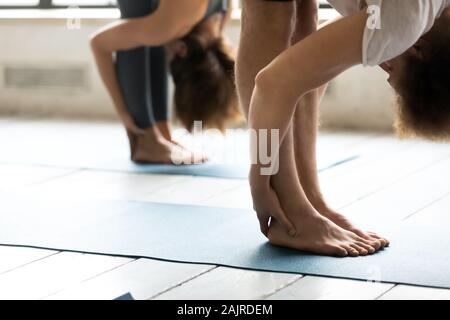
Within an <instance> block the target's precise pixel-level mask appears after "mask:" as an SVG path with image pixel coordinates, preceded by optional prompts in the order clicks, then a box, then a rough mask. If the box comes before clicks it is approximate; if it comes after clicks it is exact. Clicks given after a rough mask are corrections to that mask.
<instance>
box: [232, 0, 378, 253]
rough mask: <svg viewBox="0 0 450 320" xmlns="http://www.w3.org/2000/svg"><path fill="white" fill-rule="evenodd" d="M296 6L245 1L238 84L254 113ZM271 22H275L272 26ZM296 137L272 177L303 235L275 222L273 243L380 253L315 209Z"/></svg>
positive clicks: (319, 250) (288, 142)
mask: <svg viewBox="0 0 450 320" xmlns="http://www.w3.org/2000/svg"><path fill="white" fill-rule="evenodd" d="M292 12H293V9H292V3H275V2H263V1H244V2H243V19H242V36H241V44H240V47H239V53H238V60H237V71H236V80H237V88H238V94H239V98H240V102H241V105H242V107H243V109H244V111H245V113H246V114H248V110H249V106H250V100H251V96H252V92H253V88H254V79H255V76H256V74H257V73H258V72H259V71H260V70H261V69H263V68H264V67H265V66H266V65H267V64H268V63H270V61H272V59H273V58H275V57H276V56H277V55H278V54H279V53H281V52H282V51H283V50H284V49H286V48H287V46H288V44H289V36H290V19H291V17H292ZM267 21H271V22H272V23H270V24H268V23H267ZM293 149H294V146H293V137H292V133H290V134H289V135H288V137H286V138H285V140H284V141H283V144H282V146H281V150H280V172H279V173H278V174H277V175H276V176H274V177H273V178H272V185H273V189H274V190H275V192H276V194H277V195H278V197H279V200H280V203H281V204H282V207H283V209H284V210H285V211H286V213H287V215H288V216H289V217H291V219H292V220H293V222H294V223H295V224H296V227H297V229H298V231H299V234H300V236H299V237H297V238H291V237H290V236H288V235H287V234H286V232H285V231H284V229H283V228H281V227H279V225H278V224H277V222H276V221H273V223H272V226H271V229H270V232H269V238H270V240H271V242H272V243H274V244H277V245H283V246H287V247H291V248H295V249H299V250H307V251H312V252H315V253H321V254H328V255H342V256H346V255H359V254H367V253H368V252H373V251H374V249H373V248H372V247H371V246H370V245H369V244H368V243H367V242H364V240H363V239H360V238H359V237H357V236H356V235H354V234H353V233H350V232H348V231H345V230H343V229H342V228H340V227H338V226H337V225H335V224H334V223H332V222H331V221H329V220H328V219H326V218H324V217H322V216H321V215H320V214H319V213H318V212H317V211H316V210H315V209H314V207H313V206H312V205H311V204H310V202H309V201H308V199H307V198H306V195H305V194H304V192H303V190H302V187H301V185H300V183H299V180H298V179H297V172H296V168H295V159H294V154H293Z"/></svg>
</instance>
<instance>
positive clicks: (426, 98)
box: [396, 21, 450, 141]
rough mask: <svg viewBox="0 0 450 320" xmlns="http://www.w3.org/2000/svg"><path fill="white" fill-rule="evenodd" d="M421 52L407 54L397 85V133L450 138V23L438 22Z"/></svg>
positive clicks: (403, 135)
mask: <svg viewBox="0 0 450 320" xmlns="http://www.w3.org/2000/svg"><path fill="white" fill-rule="evenodd" d="M440 24H441V25H439V26H437V30H436V31H434V32H432V33H431V35H430V39H429V41H428V42H429V43H428V45H427V46H426V47H425V48H424V49H423V50H422V52H421V56H420V57H418V56H414V55H409V56H408V57H407V60H406V66H405V68H404V72H403V75H402V77H401V81H400V83H399V88H397V94H398V105H397V111H398V116H397V123H396V129H397V132H398V133H399V135H400V136H402V137H407V136H419V137H424V138H428V139H432V140H446V141H449V140H450V24H449V23H448V22H447V21H444V22H440Z"/></svg>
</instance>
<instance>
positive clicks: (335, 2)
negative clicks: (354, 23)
mask: <svg viewBox="0 0 450 320" xmlns="http://www.w3.org/2000/svg"><path fill="white" fill-rule="evenodd" d="M328 2H329V3H330V4H331V5H332V6H333V7H334V8H335V9H336V10H337V11H338V12H339V13H340V14H342V15H344V16H348V15H351V14H353V13H356V12H358V11H361V10H365V11H366V10H368V9H370V8H371V9H373V10H370V12H369V13H370V14H371V18H373V19H370V21H369V22H368V25H367V26H366V29H365V31H364V39H363V47H362V50H363V64H364V65H365V66H376V65H379V64H381V63H383V62H385V61H388V60H390V59H393V58H395V57H397V56H399V55H401V54H402V53H404V52H405V51H407V50H408V49H409V48H411V47H412V46H413V45H414V44H415V43H416V42H417V41H418V40H419V39H420V37H421V36H423V35H424V34H425V33H427V32H428V31H429V30H430V29H431V28H432V27H433V25H434V22H435V20H436V19H437V18H439V17H440V16H441V14H442V12H443V11H444V10H445V8H447V7H450V0H328ZM376 17H379V19H377V20H375V18H376Z"/></svg>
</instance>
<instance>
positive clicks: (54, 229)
mask: <svg viewBox="0 0 450 320" xmlns="http://www.w3.org/2000/svg"><path fill="white" fill-rule="evenodd" d="M0 200H1V201H2V214H1V215H0V243H1V244H4V245H15V246H27V247H28V246H29V247H37V248H49V249H57V250H67V251H75V252H86V253H96V254H108V255H117V256H127V257H146V258H155V259H161V260H167V261H176V262H187V263H202V264H212V265H221V266H230V267H237V268H243V269H252V270H263V271H274V272H288V273H299V274H307V275H319V276H330V277H339V278H349V279H360V280H371V281H380V282H389V283H403V284H412V285H423V286H432V287H442V288H450V272H448V270H449V266H450V254H449V250H448V248H450V233H449V232H448V227H447V225H448V224H446V223H444V222H443V221H441V220H442V219H439V220H436V222H435V223H428V224H426V225H425V226H424V225H423V224H421V223H414V222H403V223H400V224H398V225H394V226H393V225H390V223H389V222H387V223H386V224H387V225H389V227H388V228H385V230H380V232H383V234H385V235H386V236H387V237H389V239H390V240H391V241H392V246H391V247H390V248H388V249H385V250H383V251H381V252H379V253H378V254H375V255H373V256H367V257H360V258H333V257H323V256H315V255H311V254H307V253H301V252H297V251H294V250H289V249H283V248H278V247H274V246H272V245H270V244H268V243H267V241H266V239H265V238H264V237H263V236H262V235H261V234H260V232H259V229H258V224H257V221H256V217H255V215H254V213H253V212H251V211H248V210H236V209H225V208H211V207H201V206H182V205H168V204H152V203H139V202H117V201H114V202H95V203H92V202H91V203H83V202H74V201H70V202H67V201H65V200H61V199H53V200H52V201H48V200H46V199H34V200H33V199H30V198H27V199H20V198H16V199H15V198H14V197H11V196H9V197H4V198H3V199H0ZM446 219H447V220H449V219H450V218H446Z"/></svg>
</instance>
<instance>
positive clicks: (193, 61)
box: [170, 32, 242, 131]
mask: <svg viewBox="0 0 450 320" xmlns="http://www.w3.org/2000/svg"><path fill="white" fill-rule="evenodd" d="M182 40H183V41H184V43H185V44H186V47H187V54H186V56H184V57H180V56H177V57H175V58H174V59H173V60H172V62H171V66H170V67H171V73H172V76H173V80H174V83H175V97H174V102H175V113H176V116H177V118H178V120H180V122H181V123H182V124H183V126H184V127H185V128H186V129H187V130H189V131H192V129H193V125H194V121H202V122H203V126H204V127H205V128H217V129H219V130H221V131H224V130H225V128H226V126H227V124H228V123H229V122H231V121H237V120H240V119H242V116H241V111H240V108H239V105H238V102H237V95H236V88H235V81H234V65H235V59H234V55H233V51H232V49H231V47H230V46H228V45H227V44H226V43H225V41H224V39H223V38H219V39H212V40H211V39H208V38H207V37H205V36H203V35H202V34H201V33H200V32H192V33H190V34H189V35H187V36H186V37H185V38H183V39H182Z"/></svg>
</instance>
